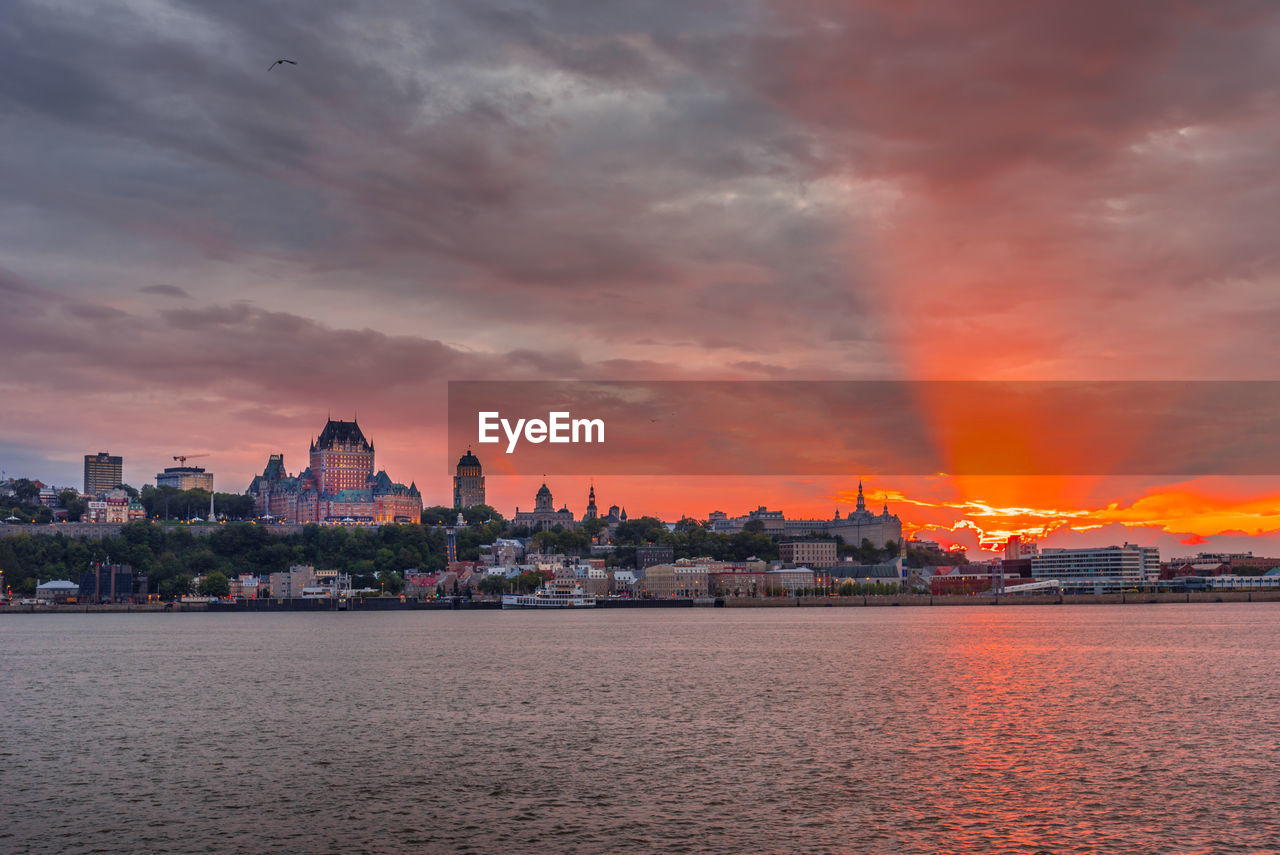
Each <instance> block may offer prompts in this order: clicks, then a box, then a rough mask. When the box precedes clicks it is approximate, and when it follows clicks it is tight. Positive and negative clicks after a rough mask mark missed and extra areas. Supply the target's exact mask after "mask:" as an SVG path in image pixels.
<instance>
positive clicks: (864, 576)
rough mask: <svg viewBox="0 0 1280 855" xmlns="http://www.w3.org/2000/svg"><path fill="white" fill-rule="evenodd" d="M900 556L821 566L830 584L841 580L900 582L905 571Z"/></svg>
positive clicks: (841, 581)
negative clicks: (881, 561)
mask: <svg viewBox="0 0 1280 855" xmlns="http://www.w3.org/2000/svg"><path fill="white" fill-rule="evenodd" d="M903 566H904V565H903V560H902V556H898V557H897V558H894V559H893V560H892V561H885V562H884V563H882V564H854V563H853V562H852V561H841V562H838V563H835V564H831V565H828V566H825V567H823V568H822V573H823V574H824V575H825V576H829V577H830V578H831V581H832V584H835V585H839V584H841V583H843V582H846V581H848V582H854V583H861V584H867V583H872V584H874V583H876V582H888V583H895V582H901V581H902V579H903V578H904V577H905V575H906V573H905V571H904V570H903Z"/></svg>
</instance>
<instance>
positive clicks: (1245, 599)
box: [0, 591, 1280, 614]
mask: <svg viewBox="0 0 1280 855" xmlns="http://www.w3.org/2000/svg"><path fill="white" fill-rule="evenodd" d="M1179 603H1184V604H1185V603H1280V591H1193V592H1186V593H1176V594H1175V593H1142V592H1136V593H1135V592H1130V593H1123V594H1005V595H999V596H998V595H990V594H988V595H981V594H976V595H967V594H887V595H885V594H881V595H876V594H868V595H865V596H853V597H768V598H761V599H751V598H747V597H720V598H716V599H715V600H711V599H709V598H705V599H702V600H693V599H688V598H682V599H670V600H602V601H600V602H599V604H598V605H597V608H600V609H636V608H642V609H654V608H657V609H669V608H739V609H741V608H797V607H799V608H884V607H894V606H910V607H921V606H925V607H934V606H938V607H945V606H1057V605H1068V606H1070V605H1158V604H1179ZM497 610H501V603H499V602H497V601H488V600H457V601H448V600H446V601H444V602H441V601H439V600H424V601H417V600H400V599H398V598H392V597H386V598H373V597H371V598H368V599H365V600H354V601H352V602H351V603H349V604H348V606H347V607H344V608H340V607H339V601H336V600H324V599H300V598H298V599H288V600H267V599H263V600H244V601H240V602H236V603H142V604H135V603H111V604H105V605H91V604H81V603H76V604H70V605H67V604H63V605H35V606H33V605H5V606H0V614H117V613H119V614H126V613H140V612H141V613H155V614H180V613H181V614H186V613H193V612H235V613H245V612H388V611H396V612H399V611H497Z"/></svg>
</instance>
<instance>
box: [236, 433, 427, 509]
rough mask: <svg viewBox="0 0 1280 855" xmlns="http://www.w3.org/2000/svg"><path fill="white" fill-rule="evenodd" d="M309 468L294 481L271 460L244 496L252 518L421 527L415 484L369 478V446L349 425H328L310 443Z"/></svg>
mask: <svg viewBox="0 0 1280 855" xmlns="http://www.w3.org/2000/svg"><path fill="white" fill-rule="evenodd" d="M310 464H311V465H310V466H308V467H307V468H306V469H305V470H304V471H303V472H301V473H299V474H298V475H297V476H296V477H294V476H291V475H289V474H288V473H287V472H286V470H285V467H284V455H283V454H272V455H271V456H270V457H269V458H268V460H267V466H266V468H265V469H263V471H262V474H261V475H258V476H255V477H254V479H253V482H252V483H251V484H250V485H249V489H248V491H247V492H248V494H249V495H251V496H253V497H254V502H255V505H256V507H257V511H258V514H259V515H261V516H267V515H270V516H272V517H274V518H276V519H283V520H288V521H290V522H302V523H308V522H314V523H321V524H325V525H343V524H347V525H350V524H368V523H408V522H415V523H416V522H420V521H421V519H422V494H421V493H419V492H418V487H417V484H410V485H409V486H408V487H406V486H405V485H404V484H399V483H396V482H394V481H392V480H391V477H390V476H389V475H387V473H386V470H382V471H380V472H377V473H376V474H375V472H374V447H373V443H372V442H370V441H368V440H367V439H366V438H365V435H364V433H363V432H362V431H361V430H360V426H359V425H358V424H357V423H356V422H355V421H350V422H345V421H337V420H334V419H329V421H328V422H327V423H326V424H325V427H324V430H323V431H321V433H320V436H319V437H318V438H317V439H315V440H313V441H312V443H311V450H310Z"/></svg>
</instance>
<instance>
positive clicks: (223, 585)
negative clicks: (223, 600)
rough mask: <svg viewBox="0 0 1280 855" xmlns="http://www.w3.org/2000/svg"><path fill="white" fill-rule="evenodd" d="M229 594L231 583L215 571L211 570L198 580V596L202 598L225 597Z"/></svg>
mask: <svg viewBox="0 0 1280 855" xmlns="http://www.w3.org/2000/svg"><path fill="white" fill-rule="evenodd" d="M230 594H231V583H230V582H229V581H227V577H226V576H224V575H223V574H222V573H221V572H219V571H217V570H211V571H209V573H208V574H207V575H206V576H205V577H204V578H203V579H201V580H200V595H201V596H204V597H226V596H230Z"/></svg>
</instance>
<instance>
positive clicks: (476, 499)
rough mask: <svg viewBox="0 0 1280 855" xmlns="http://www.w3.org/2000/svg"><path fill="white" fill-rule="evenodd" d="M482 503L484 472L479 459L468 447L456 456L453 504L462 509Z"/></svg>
mask: <svg viewBox="0 0 1280 855" xmlns="http://www.w3.org/2000/svg"><path fill="white" fill-rule="evenodd" d="M484 503H485V501H484V472H483V471H482V470H481V468H480V459H479V458H478V457H476V456H475V455H474V454H472V453H471V449H469V448H468V449H467V453H466V454H464V455H462V457H460V458H458V473H457V474H456V475H454V476H453V506H454V507H455V508H457V509H458V510H462V509H463V508H470V507H472V506H474V505H483V504H484Z"/></svg>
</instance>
